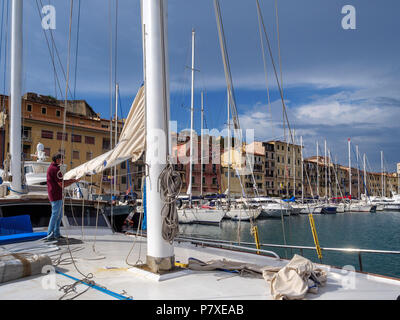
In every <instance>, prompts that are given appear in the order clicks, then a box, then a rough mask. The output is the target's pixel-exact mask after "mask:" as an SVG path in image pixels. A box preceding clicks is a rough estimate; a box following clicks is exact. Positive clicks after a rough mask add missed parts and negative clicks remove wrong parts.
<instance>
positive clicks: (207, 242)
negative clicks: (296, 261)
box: [176, 235, 400, 271]
mask: <svg viewBox="0 0 400 320" xmlns="http://www.w3.org/2000/svg"><path fill="white" fill-rule="evenodd" d="M176 240H177V241H187V242H192V243H194V244H199V245H212V246H219V247H221V248H222V247H227V248H232V249H241V250H244V251H252V252H256V251H259V252H260V253H264V254H266V255H272V256H274V257H276V258H278V259H280V257H279V255H278V254H276V253H275V252H273V251H267V250H257V249H256V248H249V247H245V246H241V245H237V244H239V243H238V242H236V241H228V240H217V239H209V238H195V237H187V236H184V235H180V236H179V237H178V238H176ZM240 244H243V245H252V246H255V243H253V242H242V241H241V242H240ZM260 246H261V247H271V248H284V249H299V250H300V254H301V255H303V250H312V251H315V250H316V248H315V247H309V246H293V245H281V244H267V243H260ZM321 250H322V251H332V252H342V253H344V252H346V253H358V262H359V265H360V271H363V265H362V257H361V254H362V253H376V254H400V251H390V250H372V249H357V248H322V247H321Z"/></svg>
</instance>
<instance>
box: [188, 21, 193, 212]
mask: <svg viewBox="0 0 400 320" xmlns="http://www.w3.org/2000/svg"><path fill="white" fill-rule="evenodd" d="M194 38H195V32H194V29H193V30H192V85H191V96H190V168H189V179H190V181H189V187H188V190H187V194H189V199H190V205H192V176H193V148H194V147H193V121H194V119H193V118H194Z"/></svg>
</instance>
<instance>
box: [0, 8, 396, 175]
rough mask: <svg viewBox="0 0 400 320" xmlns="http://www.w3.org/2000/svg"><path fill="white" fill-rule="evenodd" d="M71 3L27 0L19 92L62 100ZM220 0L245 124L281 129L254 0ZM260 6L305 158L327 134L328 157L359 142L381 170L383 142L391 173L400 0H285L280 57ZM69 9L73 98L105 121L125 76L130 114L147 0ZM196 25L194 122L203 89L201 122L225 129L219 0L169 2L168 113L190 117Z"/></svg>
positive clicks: (342, 159) (259, 132) (185, 123)
mask: <svg viewBox="0 0 400 320" xmlns="http://www.w3.org/2000/svg"><path fill="white" fill-rule="evenodd" d="M7 2H9V3H10V2H11V1H10V0H4V1H2V3H1V4H0V10H1V12H0V14H1V16H0V17H2V21H1V31H2V33H1V35H2V36H1V48H0V52H1V55H0V90H1V91H2V92H5V93H7V94H8V93H9V43H8V45H6V44H5V39H6V35H7V34H8V33H7V32H6V31H7V30H6V29H7V28H6V22H7V18H6V17H7V15H6V13H7V11H6V4H7ZM37 4H38V5H39V8H40V9H41V8H42V7H43V6H44V5H47V4H51V5H53V6H54V7H55V9H56V29H55V30H53V37H54V41H55V45H56V48H57V52H58V54H59V57H60V58H59V59H60V61H61V64H60V61H58V58H57V55H55V57H56V58H55V60H56V62H55V68H56V71H57V76H58V78H59V83H60V86H59V88H57V86H55V80H54V79H55V77H54V67H53V64H52V59H51V52H55V51H51V50H49V48H48V45H47V42H46V37H45V34H46V35H47V37H48V38H50V33H49V31H44V30H43V29H42V24H41V22H42V21H41V20H42V18H43V16H40V15H39V13H38V8H37ZM116 4H118V8H117V7H116ZM70 5H71V0H30V1H24V68H23V70H24V74H23V77H24V81H23V91H24V92H36V93H39V94H43V95H52V96H56V97H57V98H59V99H63V98H64V92H65V87H66V81H65V78H64V76H63V72H62V69H61V67H60V66H61V65H62V68H63V69H64V72H65V73H67V72H66V71H67V66H68V43H69V42H68V39H69V17H70ZM345 5H352V6H353V7H354V8H355V18H356V20H355V22H356V23H355V29H346V30H345V29H343V27H342V19H343V18H344V17H345V16H346V13H345V14H343V13H342V8H343V7H344V6H345ZM220 6H221V13H222V21H223V25H224V30H225V36H226V42H227V51H228V55H229V59H230V65H231V72H232V78H233V85H234V88H235V98H236V106H237V108H238V114H239V121H240V125H241V127H242V128H243V129H254V130H255V137H256V139H258V140H262V141H267V140H270V139H274V138H279V139H283V137H284V130H283V118H282V102H281V98H280V94H279V91H278V89H277V82H276V80H275V78H274V73H273V69H272V64H271V59H270V57H269V53H268V51H265V57H266V63H267V66H266V68H267V72H265V69H264V63H263V53H262V50H261V42H260V32H259V23H258V17H257V9H256V1H255V0H254V1H253V0H220ZM260 6H261V11H262V15H263V18H264V23H265V26H266V31H267V33H268V37H269V39H270V42H271V48H272V53H273V57H274V61H275V63H276V67H277V68H278V75H279V76H280V72H279V70H280V67H281V69H282V88H283V96H284V101H285V105H286V108H287V114H288V118H289V121H290V126H291V128H292V129H295V138H296V142H297V143H299V137H300V136H302V137H303V141H304V146H305V149H304V153H305V156H306V157H307V156H312V155H315V154H316V142H317V141H318V143H319V145H320V151H319V153H320V154H323V152H324V148H323V146H324V141H325V140H326V141H327V145H328V148H329V149H330V151H331V154H332V158H333V160H335V159H336V160H337V162H339V163H341V164H343V165H347V163H348V153H347V140H348V138H350V139H351V141H352V147H353V151H352V155H351V156H352V163H353V165H356V164H355V159H356V158H355V153H354V151H355V146H356V145H357V146H358V148H359V152H360V154H361V155H362V154H364V153H365V154H366V156H367V160H368V165H367V169H368V170H374V171H378V172H379V171H380V170H381V164H380V161H381V158H380V156H381V155H380V152H381V151H383V152H384V160H385V168H386V169H387V170H389V171H395V164H396V163H397V162H400V152H399V150H400V149H399V147H400V142H399V139H398V137H399V136H400V125H399V122H400V91H399V84H400V72H399V71H400V61H399V57H400V43H399V41H398V33H399V30H400V19H398V15H399V12H400V3H399V2H398V1H396V0H384V1H378V0H370V1H362V0H347V1H341V0H330V1H320V0H278V1H277V7H278V18H279V42H280V57H281V59H280V60H281V63H280V64H279V54H278V53H279V51H278V32H277V20H276V11H275V0H260ZM110 8H111V10H110ZM116 12H117V13H116ZM110 13H111V14H110ZM72 17H73V20H72V29H71V30H72V32H71V42H70V59H69V70H70V71H69V83H70V88H71V92H72V96H73V97H75V98H76V99H84V100H86V101H87V102H88V103H89V104H90V105H91V106H92V107H93V109H94V110H95V111H96V112H98V113H100V114H101V116H102V117H103V118H106V119H109V118H110V113H111V110H113V108H114V102H113V100H112V99H111V98H110V97H111V95H113V90H110V83H111V87H112V88H113V86H114V83H115V82H118V83H119V86H120V99H121V101H120V102H121V103H120V111H119V117H121V116H126V114H127V112H128V111H129V107H130V104H131V103H132V101H133V99H134V97H135V95H136V92H137V90H138V88H139V87H140V85H141V84H142V82H143V58H142V37H141V20H140V1H138V0H118V1H116V0H114V1H111V2H110V1H109V0H81V1H79V0H74V1H73V15H72ZM78 24H79V28H78ZM192 29H194V30H195V33H196V41H195V48H196V50H195V61H196V62H195V67H196V69H198V70H199V71H198V72H196V75H195V129H197V130H199V128H200V92H201V91H203V92H204V94H205V122H206V127H207V128H209V129H212V128H216V129H218V130H222V129H223V128H224V127H225V126H226V118H227V111H226V103H227V101H226V82H225V76H224V67H223V63H222V58H221V51H220V47H219V41H218V32H217V24H216V18H215V12H214V4H213V0H202V1H199V0H168V48H169V52H168V54H169V70H170V73H169V80H170V90H171V92H170V104H171V120H176V121H177V122H178V129H179V130H182V129H185V128H189V127H190V109H189V106H190V86H191V83H190V81H191V80H190V70H189V66H190V64H191V31H192ZM263 41H264V44H265V38H263ZM111 42H112V46H111ZM50 47H51V48H52V45H51V44H50ZM7 50H8V54H7V59H6V55H5V52H6V51H7ZM110 51H112V58H111V54H110ZM75 71H76V72H75ZM4 76H6V81H5V82H4V80H3V79H4V78H3V77H4ZM266 77H267V81H266ZM267 82H268V86H267ZM267 88H268V90H269V96H270V99H269V101H270V103H269V102H268V94H267ZM70 98H71V97H70ZM359 165H360V167H361V168H362V163H361V162H360V164H359Z"/></svg>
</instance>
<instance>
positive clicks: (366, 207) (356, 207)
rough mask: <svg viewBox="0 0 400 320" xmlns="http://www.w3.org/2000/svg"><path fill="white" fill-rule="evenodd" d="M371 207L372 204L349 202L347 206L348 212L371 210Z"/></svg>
mask: <svg viewBox="0 0 400 320" xmlns="http://www.w3.org/2000/svg"><path fill="white" fill-rule="evenodd" d="M371 209H372V205H370V204H350V205H349V204H348V205H346V207H345V211H346V212H371Z"/></svg>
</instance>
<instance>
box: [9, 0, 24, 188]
mask: <svg viewBox="0 0 400 320" xmlns="http://www.w3.org/2000/svg"><path fill="white" fill-rule="evenodd" d="M22 3H23V1H22V0H13V1H12V17H11V86H10V98H11V99H10V118H11V119H10V153H11V163H10V166H11V170H10V171H11V175H12V182H11V189H12V190H13V191H15V192H16V193H21V192H22V169H21V154H22V153H21V91H22V46H23V29H22V21H23V15H22V12H23V4H22Z"/></svg>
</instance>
